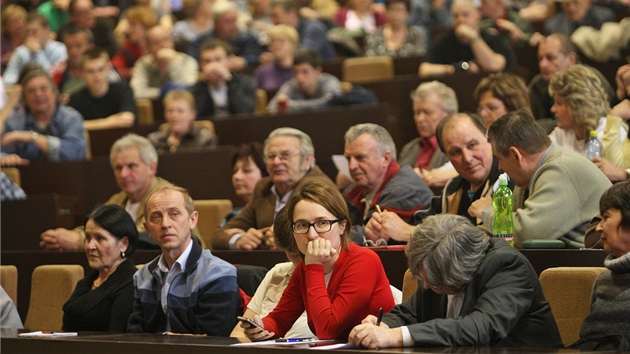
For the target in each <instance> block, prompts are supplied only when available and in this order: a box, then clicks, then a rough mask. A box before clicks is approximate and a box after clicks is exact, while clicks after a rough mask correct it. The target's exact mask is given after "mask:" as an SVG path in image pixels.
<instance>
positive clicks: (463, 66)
mask: <svg viewBox="0 0 630 354" xmlns="http://www.w3.org/2000/svg"><path fill="white" fill-rule="evenodd" d="M453 66H454V67H455V71H463V72H467V71H468V69H470V64H468V62H467V61H460V62H459V63H455V64H454V65H453Z"/></svg>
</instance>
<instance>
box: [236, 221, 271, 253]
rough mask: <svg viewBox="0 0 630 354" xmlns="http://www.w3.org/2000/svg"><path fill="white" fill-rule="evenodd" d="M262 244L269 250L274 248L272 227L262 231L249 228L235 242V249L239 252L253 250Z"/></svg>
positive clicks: (264, 228)
mask: <svg viewBox="0 0 630 354" xmlns="http://www.w3.org/2000/svg"><path fill="white" fill-rule="evenodd" d="M263 242H264V243H265V245H267V247H268V248H269V249H275V248H276V246H275V243H274V233H273V226H268V227H263V228H262V229H256V228H253V227H252V228H250V229H249V230H247V232H244V233H243V236H241V237H240V238H239V239H238V240H237V241H236V248H237V249H240V250H254V249H257V248H258V247H259V246H260V245H261V244H262V243H263Z"/></svg>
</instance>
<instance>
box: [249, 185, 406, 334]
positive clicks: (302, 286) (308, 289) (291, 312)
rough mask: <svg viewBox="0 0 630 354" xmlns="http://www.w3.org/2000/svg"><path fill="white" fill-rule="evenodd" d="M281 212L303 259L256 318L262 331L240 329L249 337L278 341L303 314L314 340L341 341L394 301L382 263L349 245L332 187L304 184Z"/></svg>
mask: <svg viewBox="0 0 630 354" xmlns="http://www.w3.org/2000/svg"><path fill="white" fill-rule="evenodd" d="M286 208H287V214H288V218H289V220H290V221H291V225H292V228H293V236H294V238H295V242H296V244H297V248H298V250H299V251H300V254H301V255H302V258H303V261H301V262H300V263H299V264H298V266H297V268H296V269H295V271H293V274H292V275H291V281H290V283H291V286H289V287H287V288H286V290H285V291H284V293H283V295H282V298H281V299H280V302H279V303H278V305H277V306H276V307H275V308H274V309H273V311H271V313H270V314H269V315H267V316H266V317H265V318H263V319H261V318H260V316H255V318H254V320H255V321H256V322H257V323H258V324H260V325H261V326H262V327H263V328H264V330H262V331H261V330H260V329H258V328H250V327H249V325H247V324H243V325H242V326H243V327H244V328H245V334H246V335H247V336H248V338H249V339H251V340H253V341H259V340H264V339H270V338H277V337H283V336H285V334H286V333H287V331H288V330H289V328H290V327H291V326H292V325H293V324H294V323H295V321H296V320H297V319H298V318H299V316H300V315H301V314H302V312H303V311H304V310H306V314H307V319H308V324H309V327H310V328H311V330H312V331H313V333H314V334H315V335H316V336H317V338H319V339H339V340H346V338H348V333H349V332H350V330H351V329H352V327H354V326H355V325H357V324H359V323H360V321H361V319H362V318H364V317H365V316H367V315H368V314H374V315H376V314H377V313H378V311H379V308H382V309H383V311H385V312H389V310H390V309H391V308H392V306H393V305H394V298H393V296H392V292H391V290H390V287H389V281H388V279H387V276H386V275H385V271H384V269H383V265H382V263H381V262H380V260H379V258H378V256H377V255H376V254H375V253H374V252H372V251H371V250H368V249H365V248H361V247H359V246H357V245H355V244H353V243H350V240H349V231H350V226H351V224H350V215H349V214H348V208H347V205H346V202H345V200H344V198H343V197H342V196H341V194H340V193H339V191H338V189H337V187H336V186H335V185H334V184H333V183H330V182H326V181H320V180H315V179H308V180H305V181H304V182H302V183H301V184H300V185H299V186H298V187H297V188H296V190H295V191H293V193H292V194H291V197H290V198H289V201H288V203H287V206H286ZM327 278H329V279H330V280H329V281H328V282H327V281H326V279H327ZM327 283H328V287H327V286H326V284H327Z"/></svg>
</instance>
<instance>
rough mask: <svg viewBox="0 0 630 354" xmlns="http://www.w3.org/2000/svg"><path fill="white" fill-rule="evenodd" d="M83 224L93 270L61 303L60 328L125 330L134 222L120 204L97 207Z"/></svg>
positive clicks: (133, 268)
mask: <svg viewBox="0 0 630 354" xmlns="http://www.w3.org/2000/svg"><path fill="white" fill-rule="evenodd" d="M84 227H85V253H86V255H87V259H88V264H89V265H90V268H92V269H93V271H92V272H91V273H90V274H88V276H86V277H85V278H83V279H82V280H80V281H79V282H78V283H77V286H76V288H75V289H74V292H73V293H72V295H71V296H70V299H68V301H67V302H66V303H65V304H64V305H63V330H64V331H109V332H127V321H128V319H129V315H131V312H132V311H133V291H134V287H133V274H134V273H135V272H136V270H137V269H136V266H135V265H134V262H133V259H131V258H129V256H130V255H131V254H132V253H133V251H134V249H135V245H136V242H137V240H138V231H137V230H136V225H135V224H134V222H133V219H131V216H130V215H129V213H127V211H125V209H124V208H123V207H121V206H118V205H113V204H108V205H103V206H99V207H97V208H96V209H95V210H94V211H93V212H92V213H91V214H90V215H89V216H88V218H87V220H86V222H85V224H84Z"/></svg>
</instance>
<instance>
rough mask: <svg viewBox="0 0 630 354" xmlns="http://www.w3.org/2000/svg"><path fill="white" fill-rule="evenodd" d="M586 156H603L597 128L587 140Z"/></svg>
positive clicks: (588, 157) (591, 157)
mask: <svg viewBox="0 0 630 354" xmlns="http://www.w3.org/2000/svg"><path fill="white" fill-rule="evenodd" d="M585 155H586V158H587V159H589V160H592V159H593V157H602V142H601V141H599V138H597V130H591V137H590V138H589V139H588V141H587V142H586V153H585Z"/></svg>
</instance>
